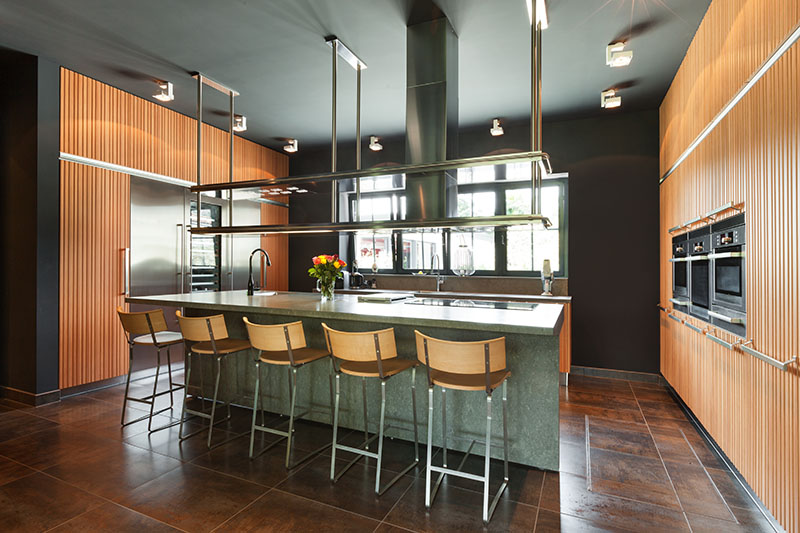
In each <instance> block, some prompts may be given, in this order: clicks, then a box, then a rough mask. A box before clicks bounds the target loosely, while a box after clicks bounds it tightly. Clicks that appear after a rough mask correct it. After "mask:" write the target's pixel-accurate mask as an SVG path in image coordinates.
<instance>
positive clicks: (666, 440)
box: [650, 426, 702, 466]
mask: <svg viewBox="0 0 800 533" xmlns="http://www.w3.org/2000/svg"><path fill="white" fill-rule="evenodd" d="M650 429H651V432H652V435H653V440H655V443H656V448H658V451H659V453H660V454H661V457H662V458H663V459H664V460H665V461H673V462H677V463H683V464H686V465H695V466H699V465H701V464H702V463H701V462H700V460H699V459H698V458H697V456H696V455H695V453H694V451H693V450H692V446H691V445H690V444H689V442H688V441H687V440H686V438H684V436H683V432H682V431H681V430H680V429H675V428H669V427H667V428H662V427H656V426H652V427H651V428H650Z"/></svg>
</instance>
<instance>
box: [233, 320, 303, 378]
mask: <svg viewBox="0 0 800 533" xmlns="http://www.w3.org/2000/svg"><path fill="white" fill-rule="evenodd" d="M242 320H244V323H245V326H246V327H247V335H248V336H249V337H250V344H251V345H252V346H253V348H255V349H256V350H261V351H263V352H287V353H288V354H289V363H290V364H291V365H292V366H294V355H293V354H292V350H299V349H301V348H305V347H306V346H307V345H306V333H305V331H304V330H303V322H302V321H301V320H298V321H297V322H289V323H287V324H253V323H252V322H250V321H249V320H248V319H247V317H244V318H243V319H242Z"/></svg>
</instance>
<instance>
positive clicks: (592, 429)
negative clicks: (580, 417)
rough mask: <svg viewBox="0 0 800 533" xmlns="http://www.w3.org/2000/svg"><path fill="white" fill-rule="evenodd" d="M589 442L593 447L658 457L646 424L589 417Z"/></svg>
mask: <svg viewBox="0 0 800 533" xmlns="http://www.w3.org/2000/svg"><path fill="white" fill-rule="evenodd" d="M589 443H590V445H591V446H592V447H593V448H600V449H603V450H610V451H614V452H624V453H630V454H635V455H641V456H644V457H651V458H655V459H658V450H657V449H656V445H655V443H654V442H653V437H651V436H650V432H649V431H647V426H643V425H638V424H621V423H616V422H611V421H607V420H604V419H601V418H595V417H590V418H589Z"/></svg>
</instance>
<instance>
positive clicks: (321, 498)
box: [277, 456, 414, 520]
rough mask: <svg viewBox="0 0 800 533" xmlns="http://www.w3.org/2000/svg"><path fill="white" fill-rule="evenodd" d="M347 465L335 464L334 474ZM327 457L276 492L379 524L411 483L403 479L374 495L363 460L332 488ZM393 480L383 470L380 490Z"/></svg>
mask: <svg viewBox="0 0 800 533" xmlns="http://www.w3.org/2000/svg"><path fill="white" fill-rule="evenodd" d="M345 464H346V461H339V460H337V465H336V466H337V472H339V471H340V470H341V468H342V467H343V466H344V465H345ZM330 468H331V460H330V457H326V456H320V457H317V458H316V459H313V460H311V461H310V462H309V464H308V465H307V466H305V467H303V468H301V469H300V470H299V471H298V472H297V473H295V474H293V475H292V476H290V477H289V478H288V479H286V480H285V481H284V482H282V483H281V484H279V485H278V486H277V488H278V489H280V490H282V491H285V492H290V493H292V494H295V495H298V496H302V497H304V498H308V499H311V500H316V501H318V502H322V503H325V504H328V505H332V506H334V507H338V508H339V509H344V510H346V511H350V512H353V513H357V514H360V515H363V516H368V517H370V518H374V519H376V520H382V519H383V518H384V517H385V516H386V513H388V512H389V510H390V509H391V508H392V506H393V505H394V504H395V503H396V502H397V500H398V499H399V498H400V496H401V495H402V494H403V492H405V490H406V489H407V488H408V486H409V485H410V484H411V482H412V481H413V479H414V478H413V477H411V476H404V477H403V478H401V479H400V480H398V481H397V483H395V484H394V486H392V487H391V488H390V489H389V490H388V491H386V492H385V493H384V494H383V495H382V496H377V495H376V494H375V468H374V467H367V466H365V465H364V462H363V460H362V461H359V462H358V463H356V464H355V465H353V467H352V468H350V470H348V471H347V472H346V473H345V474H344V475H343V476H342V477H341V478H340V479H339V481H337V482H336V483H335V484H334V483H331V482H330ZM393 477H394V472H389V471H388V470H383V471H382V473H381V487H384V486H385V485H386V483H387V482H389V481H390V480H391V479H392V478H393Z"/></svg>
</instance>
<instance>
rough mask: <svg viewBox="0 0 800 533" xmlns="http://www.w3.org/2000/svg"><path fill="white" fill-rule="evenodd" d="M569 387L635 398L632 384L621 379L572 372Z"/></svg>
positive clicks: (575, 389)
mask: <svg viewBox="0 0 800 533" xmlns="http://www.w3.org/2000/svg"><path fill="white" fill-rule="evenodd" d="M568 388H569V389H570V390H572V391H575V392H589V393H594V394H605V395H608V396H621V397H624V398H634V395H633V391H632V390H631V386H630V384H629V383H628V382H627V381H623V380H621V379H606V378H595V377H591V376H579V375H576V374H570V376H569V387H568Z"/></svg>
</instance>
